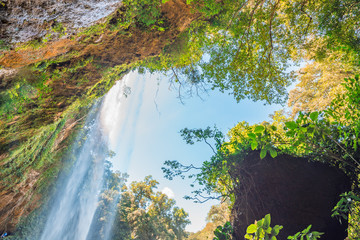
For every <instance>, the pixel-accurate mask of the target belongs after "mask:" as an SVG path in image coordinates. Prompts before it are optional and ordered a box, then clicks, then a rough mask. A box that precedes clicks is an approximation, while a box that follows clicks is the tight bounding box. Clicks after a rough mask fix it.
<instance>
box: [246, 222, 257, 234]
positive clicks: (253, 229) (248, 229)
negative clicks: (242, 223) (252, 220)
mask: <svg viewBox="0 0 360 240" xmlns="http://www.w3.org/2000/svg"><path fill="white" fill-rule="evenodd" d="M257 228H258V227H257V226H256V225H255V224H251V225H250V226H248V227H247V229H246V233H255V232H256V230H257Z"/></svg>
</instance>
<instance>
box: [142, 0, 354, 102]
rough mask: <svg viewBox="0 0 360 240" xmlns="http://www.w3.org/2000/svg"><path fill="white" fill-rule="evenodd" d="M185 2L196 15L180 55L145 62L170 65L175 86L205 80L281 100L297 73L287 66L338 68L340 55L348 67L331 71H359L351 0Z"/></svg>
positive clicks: (240, 94) (245, 94)
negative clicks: (303, 64)
mask: <svg viewBox="0 0 360 240" xmlns="http://www.w3.org/2000/svg"><path fill="white" fill-rule="evenodd" d="M187 2H188V3H189V4H190V5H191V6H192V7H193V8H194V9H196V10H197V11H199V12H200V13H201V14H202V15H201V17H200V18H199V19H198V20H197V21H195V22H194V24H193V26H192V28H190V29H189V31H188V32H187V36H186V37H184V40H185V41H183V42H182V49H183V53H182V55H183V56H175V57H173V56H172V55H173V54H172V52H167V51H164V53H163V55H161V56H160V57H155V58H154V59H153V60H152V61H150V62H149V61H147V62H145V65H147V67H148V68H150V69H151V70H162V71H163V70H170V74H171V75H172V76H173V78H174V80H175V81H174V82H175V83H176V84H177V85H178V86H179V88H180V89H181V88H184V86H187V85H189V84H190V85H191V86H194V85H195V86H198V87H199V88H200V89H202V88H203V84H204V83H207V84H208V85H209V86H208V87H210V88H212V89H215V88H217V89H219V90H220V91H222V92H225V91H226V92H229V93H230V94H232V95H234V97H235V99H236V100H237V101H239V100H241V99H244V98H249V99H253V100H264V101H265V102H267V103H280V102H284V100H285V99H286V90H285V88H286V87H287V86H289V84H290V83H291V82H292V81H293V80H294V79H295V78H296V77H297V76H295V75H294V74H292V73H291V72H289V70H288V69H289V67H290V66H291V65H293V64H294V63H300V62H301V61H303V60H309V61H317V62H318V63H317V64H318V65H319V64H320V66H321V65H324V64H327V63H329V64H330V65H333V64H335V65H336V64H337V65H339V60H340V61H342V60H346V61H345V62H349V63H351V65H352V67H351V70H350V69H349V67H348V66H347V65H346V64H345V65H344V63H341V64H340V65H341V66H342V68H340V69H337V70H336V71H338V72H343V71H346V72H349V71H352V70H354V69H358V66H359V62H358V61H357V56H358V54H357V50H358V41H359V36H358V33H357V32H358V26H359V20H358V18H357V17H356V16H357V14H358V12H359V4H357V3H356V1H335V0H334V1H307V0H295V1H281V0H280V1H275V0H250V1H245V0H237V1H229V0H224V1H220V2H219V1H187ZM345 29H346V30H345ZM340 32H342V34H339V33H340ZM345 32H346V33H345ZM344 36H346V37H344ZM201 55H202V56H203V57H202V58H199V56H201ZM314 67H315V68H317V67H318V66H317V65H316V64H315V65H314ZM319 71H321V69H319ZM341 74H342V75H344V74H343V73H340V75H341ZM298 77H299V78H301V76H298ZM324 78H326V77H322V76H320V79H324ZM317 81H318V80H315V82H317ZM322 81H323V80H322ZM312 91H313V92H315V90H312ZM186 93H187V92H186V91H185V95H186ZM325 98H326V96H325Z"/></svg>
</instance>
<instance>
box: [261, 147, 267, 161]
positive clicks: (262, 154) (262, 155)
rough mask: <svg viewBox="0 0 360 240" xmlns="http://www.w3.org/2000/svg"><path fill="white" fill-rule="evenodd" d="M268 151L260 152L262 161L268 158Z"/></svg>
mask: <svg viewBox="0 0 360 240" xmlns="http://www.w3.org/2000/svg"><path fill="white" fill-rule="evenodd" d="M266 152H267V151H266V150H265V149H261V152H260V158H261V159H264V158H265V157H266Z"/></svg>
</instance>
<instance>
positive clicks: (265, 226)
mask: <svg viewBox="0 0 360 240" xmlns="http://www.w3.org/2000/svg"><path fill="white" fill-rule="evenodd" d="M270 223H271V217H270V214H266V215H265V217H264V228H265V229H267V228H268V227H269V226H270Z"/></svg>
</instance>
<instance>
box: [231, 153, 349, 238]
mask: <svg viewBox="0 0 360 240" xmlns="http://www.w3.org/2000/svg"><path fill="white" fill-rule="evenodd" d="M232 175H233V177H236V178H237V179H238V180H239V185H238V186H237V187H236V188H235V192H236V200H235V204H234V208H233V213H232V216H233V224H234V232H235V239H244V238H243V236H244V235H245V232H246V228H247V226H248V225H250V224H251V223H254V221H255V220H259V219H261V218H263V217H264V216H265V215H266V214H268V213H270V214H271V226H274V225H276V224H278V225H283V226H284V228H283V229H282V230H281V232H280V235H279V237H278V239H287V236H289V235H294V234H295V233H297V232H299V231H301V230H303V229H305V228H306V227H307V226H308V225H310V224H312V228H311V229H312V230H313V231H319V232H325V234H324V235H323V236H322V237H321V238H322V239H327V240H332V239H333V240H339V239H345V237H346V228H347V225H346V224H343V225H341V224H340V223H339V221H338V220H337V219H334V218H331V210H332V209H333V207H334V206H335V205H336V203H337V202H338V200H339V199H340V198H339V195H340V194H341V193H343V192H346V191H349V190H350V181H349V179H348V178H347V177H346V176H345V175H344V174H343V173H342V172H341V171H339V170H337V169H335V168H331V167H328V166H326V165H324V164H321V163H319V162H308V161H307V160H306V159H302V158H294V157H291V156H278V157H277V158H275V159H272V158H271V157H268V158H265V159H263V160H260V158H259V153H258V152H253V153H250V154H249V155H248V156H247V157H246V159H245V160H244V161H243V162H242V163H241V164H240V166H238V168H237V169H236V170H235V171H234V172H233V173H232Z"/></svg>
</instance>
